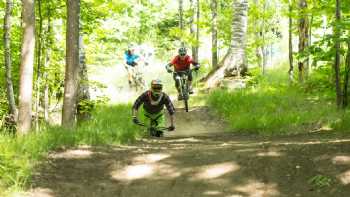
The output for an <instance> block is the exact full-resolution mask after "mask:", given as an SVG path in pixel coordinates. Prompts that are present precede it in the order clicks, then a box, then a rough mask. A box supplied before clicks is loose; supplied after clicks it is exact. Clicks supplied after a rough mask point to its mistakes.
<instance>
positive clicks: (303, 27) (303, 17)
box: [298, 0, 309, 82]
mask: <svg viewBox="0 0 350 197" xmlns="http://www.w3.org/2000/svg"><path fill="white" fill-rule="evenodd" d="M307 7H308V4H307V1H306V0H299V10H300V13H299V15H300V18H299V54H303V53H304V52H305V49H306V48H307V47H308V44H309V19H308V15H307ZM304 55H305V54H304ZM307 62H308V60H304V58H302V60H299V62H298V69H299V81H300V82H303V81H304V77H305V75H306V74H307V70H306V69H308V66H307V65H306V64H307Z"/></svg>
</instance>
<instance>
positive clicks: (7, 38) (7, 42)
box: [4, 0, 18, 121]
mask: <svg viewBox="0 0 350 197" xmlns="http://www.w3.org/2000/svg"><path fill="white" fill-rule="evenodd" d="M12 10H13V2H12V0H6V11H5V17H4V47H5V69H6V88H7V92H6V93H7V100H8V104H9V111H10V114H12V115H13V116H14V119H15V121H16V120H17V113H18V111H17V107H16V102H15V95H14V92H13V81H12V61H11V16H12Z"/></svg>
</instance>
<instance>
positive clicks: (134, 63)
mask: <svg viewBox="0 0 350 197" xmlns="http://www.w3.org/2000/svg"><path fill="white" fill-rule="evenodd" d="M126 64H127V65H129V66H132V67H134V66H136V65H137V63H136V62H126Z"/></svg>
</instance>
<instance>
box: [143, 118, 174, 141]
mask: <svg viewBox="0 0 350 197" xmlns="http://www.w3.org/2000/svg"><path fill="white" fill-rule="evenodd" d="M159 118H160V117H157V118H154V119H152V118H150V124H149V125H146V124H145V123H137V125H139V126H141V127H146V128H147V132H148V133H149V135H150V136H152V137H163V135H164V131H170V127H160V126H159V124H158V119H159Z"/></svg>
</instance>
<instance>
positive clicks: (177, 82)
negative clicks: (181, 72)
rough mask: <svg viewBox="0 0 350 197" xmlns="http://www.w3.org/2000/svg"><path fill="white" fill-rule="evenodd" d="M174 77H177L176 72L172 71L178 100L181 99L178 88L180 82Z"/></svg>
mask: <svg viewBox="0 0 350 197" xmlns="http://www.w3.org/2000/svg"><path fill="white" fill-rule="evenodd" d="M176 77H177V74H176V73H174V75H173V78H174V81H175V87H176V90H177V94H178V100H181V99H182V95H181V90H180V82H179V81H178V80H177V79H176Z"/></svg>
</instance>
